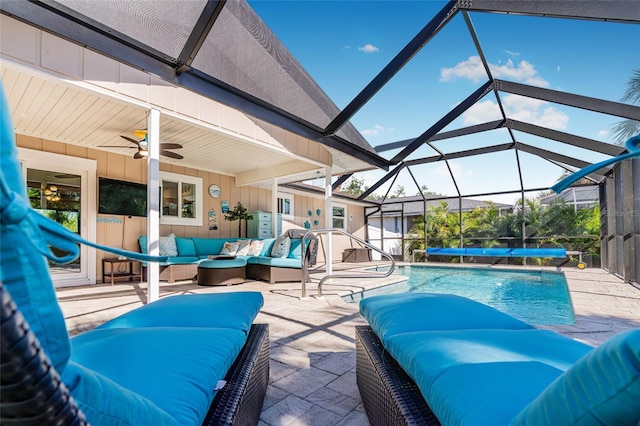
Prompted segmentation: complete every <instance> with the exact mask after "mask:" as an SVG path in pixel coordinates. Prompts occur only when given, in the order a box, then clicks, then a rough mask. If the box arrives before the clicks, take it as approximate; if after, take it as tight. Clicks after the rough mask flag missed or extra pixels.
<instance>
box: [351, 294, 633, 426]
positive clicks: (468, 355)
mask: <svg viewBox="0 0 640 426" xmlns="http://www.w3.org/2000/svg"><path fill="white" fill-rule="evenodd" d="M360 312H361V313H362V315H363V316H364V317H365V318H366V319H367V321H368V322H369V326H356V378H357V379H356V380H357V385H358V389H359V390H360V395H361V397H362V401H363V405H364V408H365V410H366V413H367V416H368V418H369V421H370V423H371V424H372V425H439V424H443V425H460V424H469V425H476V424H490V425H539V424H544V425H551V424H553V425H576V424H584V425H587V424H603V425H614V424H615V425H629V426H637V425H638V424H639V423H638V422H640V404H638V401H640V329H634V330H629V331H626V332H622V333H620V334H618V335H616V336H614V337H612V338H611V339H609V340H608V341H606V342H604V343H603V344H601V345H600V346H598V347H597V348H592V347H591V346H588V345H585V344H583V343H580V342H578V341H575V340H573V339H570V338H568V337H565V336H562V335H560V334H558V333H555V332H553V331H550V330H541V329H537V328H535V327H532V326H530V325H529V324H526V323H524V322H522V321H519V320H517V319H515V318H513V317H511V316H509V315H507V314H504V313H502V312H500V311H498V310H495V309H493V308H491V307H489V306H486V305H483V304H481V303H478V302H474V301H472V300H470V299H466V298H463V297H459V296H453V295H442V294H440V295H435V294H428V293H420V294H418V293H416V294H393V295H381V296H372V297H370V298H365V299H363V300H362V301H361V304H360Z"/></svg>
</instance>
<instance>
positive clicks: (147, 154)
mask: <svg viewBox="0 0 640 426" xmlns="http://www.w3.org/2000/svg"><path fill="white" fill-rule="evenodd" d="M138 152H139V153H140V155H142V156H143V157H148V156H149V152H148V151H142V150H140V151H138Z"/></svg>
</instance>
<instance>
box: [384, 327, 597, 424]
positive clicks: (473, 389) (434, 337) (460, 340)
mask: <svg viewBox="0 0 640 426" xmlns="http://www.w3.org/2000/svg"><path fill="white" fill-rule="evenodd" d="M385 347H386V349H387V350H388V351H389V353H390V354H391V356H393V358H394V359H395V360H397V361H398V363H399V364H400V365H401V366H402V367H403V369H404V370H405V371H406V372H407V374H408V375H409V376H410V377H411V378H412V379H413V380H414V381H415V382H416V384H417V385H418V388H419V389H420V391H421V393H422V395H423V396H424V398H425V401H428V404H429V407H430V408H431V410H432V411H433V412H434V414H435V415H436V417H437V418H438V420H440V422H441V423H442V424H469V425H477V424H495V425H498V424H502V425H506V424H508V423H509V421H511V419H513V418H514V417H515V416H516V415H517V414H518V413H519V412H520V411H522V409H523V408H524V407H525V406H526V405H527V404H529V403H530V402H531V401H532V400H533V399H534V398H535V397H536V396H538V394H540V392H542V391H543V390H544V389H545V388H546V387H547V386H548V385H549V384H550V383H551V382H552V381H553V380H555V379H556V378H557V377H558V376H560V375H561V374H562V373H563V372H564V371H566V370H568V369H569V368H570V367H571V366H572V365H573V364H574V363H575V362H576V361H577V360H578V359H580V358H581V357H582V356H584V355H586V354H587V353H588V352H589V351H591V350H592V348H591V347H590V346H588V345H585V344H583V343H580V342H577V341H575V340H571V339H567V338H566V337H564V336H562V335H560V334H558V333H555V332H552V331H549V330H537V329H529V330H522V329H521V330H505V329H485V330H479V329H475V330H439V331H422V332H410V333H402V334H396V335H393V336H390V337H389V338H388V340H387V343H385ZM479 389H481V391H479ZM487 422H489V423H487ZM540 424H541V423H540ZM550 424H559V423H554V422H551V423H550Z"/></svg>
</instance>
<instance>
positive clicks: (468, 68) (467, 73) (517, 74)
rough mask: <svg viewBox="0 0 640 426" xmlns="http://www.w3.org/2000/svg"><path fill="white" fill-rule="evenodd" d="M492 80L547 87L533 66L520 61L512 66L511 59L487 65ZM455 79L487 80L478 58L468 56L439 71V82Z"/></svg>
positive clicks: (547, 83)
mask: <svg viewBox="0 0 640 426" xmlns="http://www.w3.org/2000/svg"><path fill="white" fill-rule="evenodd" d="M488 65H489V70H490V71H491V74H492V75H493V77H494V78H505V77H506V78H509V79H510V80H515V81H521V82H523V83H526V84H530V85H532V86H539V87H549V82H548V81H546V80H545V79H544V78H542V77H541V76H540V75H539V74H538V71H536V69H535V67H534V66H533V64H531V63H529V62H527V61H524V60H523V61H520V62H518V64H517V65H514V63H513V61H512V60H511V59H509V60H507V62H506V64H500V65H496V64H488ZM456 78H466V79H468V80H471V81H474V82H477V81H480V80H483V79H486V78H487V73H486V72H485V70H484V66H483V65H482V61H481V60H480V57H479V56H469V59H467V60H466V61H462V62H458V63H457V64H456V65H454V66H453V67H451V68H442V69H440V81H450V80H453V79H456Z"/></svg>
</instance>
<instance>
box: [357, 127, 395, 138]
mask: <svg viewBox="0 0 640 426" xmlns="http://www.w3.org/2000/svg"><path fill="white" fill-rule="evenodd" d="M394 130H395V129H394V128H393V127H389V128H385V127H383V126H381V125H379V124H376V125H374V126H373V127H371V128H370V129H364V130H362V134H363V135H365V136H379V135H381V134H383V133H393V131H394Z"/></svg>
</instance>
